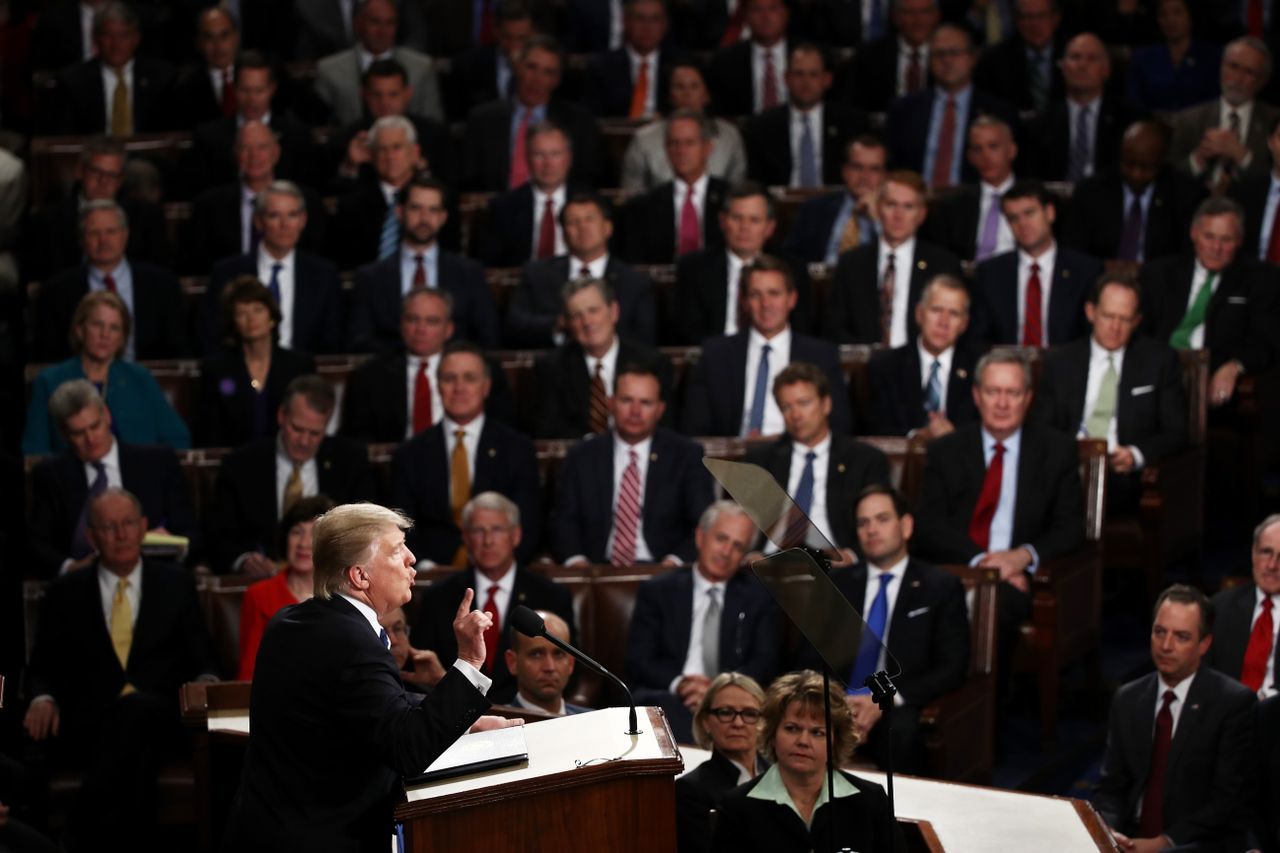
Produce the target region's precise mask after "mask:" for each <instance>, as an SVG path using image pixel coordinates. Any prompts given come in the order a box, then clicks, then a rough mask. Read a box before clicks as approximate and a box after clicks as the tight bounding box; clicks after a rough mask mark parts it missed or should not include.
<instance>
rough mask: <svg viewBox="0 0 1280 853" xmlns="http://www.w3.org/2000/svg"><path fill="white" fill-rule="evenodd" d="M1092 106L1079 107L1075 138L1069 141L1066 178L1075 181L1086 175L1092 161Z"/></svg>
mask: <svg viewBox="0 0 1280 853" xmlns="http://www.w3.org/2000/svg"><path fill="white" fill-rule="evenodd" d="M1091 111H1092V108H1090V107H1081V108H1080V111H1079V112H1078V113H1076V138H1075V139H1074V140H1073V141H1072V143H1071V155H1070V156H1071V159H1070V162H1069V163H1068V164H1067V180H1068V181H1071V182H1072V183H1075V182H1077V181H1079V180H1081V179H1083V178H1084V177H1086V176H1087V175H1088V172H1089V165H1090V164H1091V163H1092V162H1093V157H1092V156H1091V155H1092V152H1093V140H1092V139H1091V137H1092V134H1091V133H1090V130H1091V127H1092V126H1091V125H1090V123H1089V119H1090V112H1091Z"/></svg>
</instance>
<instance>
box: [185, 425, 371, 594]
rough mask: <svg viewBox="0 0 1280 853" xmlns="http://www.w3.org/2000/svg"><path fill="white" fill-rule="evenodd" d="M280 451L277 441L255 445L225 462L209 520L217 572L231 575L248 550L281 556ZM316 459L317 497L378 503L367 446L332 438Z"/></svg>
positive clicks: (241, 448) (271, 440)
mask: <svg viewBox="0 0 1280 853" xmlns="http://www.w3.org/2000/svg"><path fill="white" fill-rule="evenodd" d="M276 446H277V443H276V440H275V439H274V438H269V439H263V440H261V441H255V442H253V443H252V444H246V445H245V446H244V447H240V448H237V449H236V450H234V451H232V452H231V454H230V455H228V456H227V457H226V458H225V459H223V460H222V469H221V470H220V471H219V472H218V482H217V486H216V487H215V490H214V496H213V506H212V507H210V509H209V513H208V515H207V517H206V523H207V525H208V530H209V543H210V544H209V551H210V556H211V557H212V558H213V559H212V562H213V567H214V569H215V570H217V571H219V572H226V571H229V570H230V569H231V565H232V563H234V562H235V560H236V558H237V557H239V556H240V555H241V554H244V553H247V552H250V551H257V552H259V553H262V554H266V555H267V556H268V557H270V558H272V559H276V558H279V557H281V556H283V554H281V553H280V529H279V528H280V519H279V516H278V515H277V512H276V500H277V495H278V494H279V492H278V490H277V484H276ZM315 459H316V469H317V472H316V473H317V474H318V477H319V481H320V483H319V493H320V494H322V495H325V496H327V497H328V498H330V499H331V500H332V501H333V502H334V503H335V504H344V503H352V502H353V501H367V500H375V499H376V498H377V487H376V483H375V481H374V477H373V469H372V468H370V466H369V453H368V450H367V449H366V448H365V446H364V445H363V444H360V443H359V442H355V441H351V440H349V439H346V438H341V437H338V436H328V437H327V438H325V439H324V441H322V442H321V443H320V450H319V451H318V452H317V453H316V457H315Z"/></svg>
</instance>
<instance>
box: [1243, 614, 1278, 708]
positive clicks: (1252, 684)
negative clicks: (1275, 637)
mask: <svg viewBox="0 0 1280 853" xmlns="http://www.w3.org/2000/svg"><path fill="white" fill-rule="evenodd" d="M1273 630H1274V625H1273V623H1272V621H1271V596H1269V595H1268V596H1267V597H1266V598H1264V599H1262V612H1261V613H1260V614H1258V619H1257V621H1256V622H1254V623H1253V630H1252V631H1251V632H1250V633H1249V645H1248V646H1246V647H1245V650H1244V666H1243V667H1242V668H1241V669H1240V683H1241V684H1243V685H1244V686H1245V687H1248V688H1249V689H1250V690H1252V691H1253V692H1254V693H1257V692H1258V691H1259V690H1261V689H1262V681H1263V679H1265V678H1266V677H1267V661H1268V660H1269V659H1270V658H1271V634H1272V631H1273Z"/></svg>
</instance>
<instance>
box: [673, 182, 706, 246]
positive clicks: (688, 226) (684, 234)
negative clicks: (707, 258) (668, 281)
mask: <svg viewBox="0 0 1280 853" xmlns="http://www.w3.org/2000/svg"><path fill="white" fill-rule="evenodd" d="M685 187H686V190H685V194H684V204H683V205H682V206H681V207H680V240H679V242H678V243H677V245H676V254H677V255H685V254H688V253H689V252H696V251H698V249H699V248H700V247H701V245H702V229H701V228H699V227H698V208H696V207H694V206H693V184H686V185H685Z"/></svg>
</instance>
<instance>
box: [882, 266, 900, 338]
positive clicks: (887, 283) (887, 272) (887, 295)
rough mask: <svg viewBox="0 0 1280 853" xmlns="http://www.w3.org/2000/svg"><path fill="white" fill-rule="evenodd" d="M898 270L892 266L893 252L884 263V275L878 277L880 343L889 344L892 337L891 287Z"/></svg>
mask: <svg viewBox="0 0 1280 853" xmlns="http://www.w3.org/2000/svg"><path fill="white" fill-rule="evenodd" d="M897 278H898V272H897V268H896V267H895V266H894V253H893V252H890V253H889V259H888V261H887V262H886V263H885V265H884V275H883V276H882V277H881V278H880V343H882V344H884V345H885V346H889V344H890V339H891V338H892V337H893V289H894V287H895V286H896V284H897Z"/></svg>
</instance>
